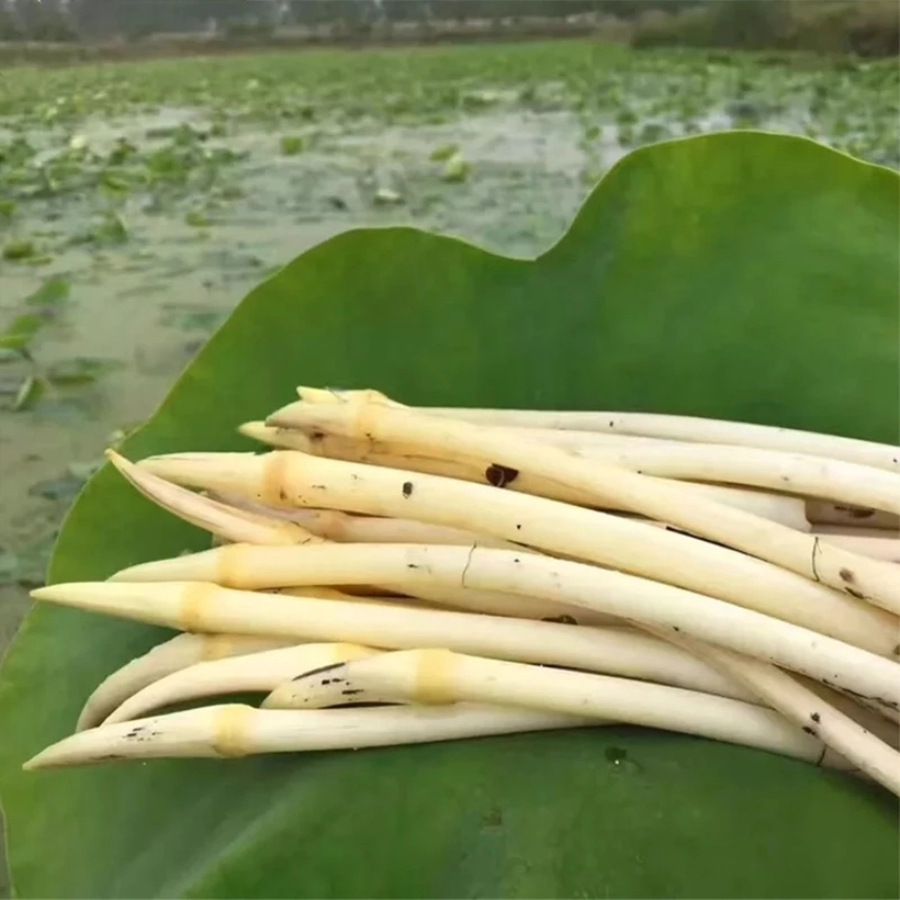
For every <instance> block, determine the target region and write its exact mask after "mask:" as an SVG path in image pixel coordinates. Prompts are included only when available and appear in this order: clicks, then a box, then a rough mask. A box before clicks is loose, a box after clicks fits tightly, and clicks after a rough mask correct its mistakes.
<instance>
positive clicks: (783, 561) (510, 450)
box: [270, 402, 900, 614]
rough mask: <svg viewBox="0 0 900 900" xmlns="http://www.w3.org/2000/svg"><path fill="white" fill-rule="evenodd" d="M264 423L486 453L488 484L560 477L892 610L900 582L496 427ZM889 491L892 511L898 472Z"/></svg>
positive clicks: (340, 414)
mask: <svg viewBox="0 0 900 900" xmlns="http://www.w3.org/2000/svg"><path fill="white" fill-rule="evenodd" d="M270 420H271V422H272V424H275V425H288V426H291V427H303V428H316V429H320V430H322V431H329V432H332V433H337V434H340V435H343V436H345V437H351V438H356V439H370V440H379V441H383V442H391V441H396V442H399V443H402V444H410V445H414V446H416V448H417V449H418V450H419V451H420V452H422V453H424V454H428V455H432V456H434V457H436V458H446V457H448V456H449V457H451V458H452V457H456V456H462V457H464V458H465V457H476V458H481V457H483V458H486V459H491V460H493V463H492V464H491V465H490V466H489V467H488V468H487V469H486V470H485V477H486V478H487V479H488V481H492V478H491V473H492V472H498V471H499V472H501V473H503V476H504V483H508V482H511V481H513V480H514V479H516V478H517V477H518V476H519V474H520V473H521V472H526V473H528V474H529V475H532V476H534V477H537V478H545V479H548V480H550V481H555V482H559V483H560V484H562V485H564V486H566V487H568V488H571V489H573V490H577V491H581V492H584V496H585V497H586V498H587V497H591V498H592V499H593V501H594V502H593V503H592V504H591V505H593V506H596V507H600V508H602V507H603V506H604V505H609V504H610V503H614V504H615V505H616V506H618V507H619V508H622V509H627V510H630V511H632V512H636V513H639V514H641V515H644V516H646V517H647V518H650V519H656V520H657V521H660V522H670V523H672V524H673V525H677V526H679V527H680V528H683V529H685V530H687V531H689V532H691V533H693V534H697V535H702V536H703V537H706V538H708V539H710V540H714V541H717V542H720V543H722V544H725V545H726V546H729V547H734V548H735V549H738V550H741V551H743V552H744V553H748V554H750V555H752V556H755V557H757V558H759V559H762V560H767V561H769V562H771V563H774V564H776V565H778V566H782V567H783V568H785V569H789V570H790V571H793V572H796V573H797V574H798V575H802V576H803V577H805V578H809V579H811V580H815V581H817V582H822V583H824V584H828V585H830V586H831V587H833V588H835V589H836V590H840V591H844V592H845V593H848V594H850V595H851V596H853V597H857V598H859V599H861V600H868V601H869V602H871V603H875V604H877V605H878V606H881V607H882V608H884V609H887V610H889V611H891V612H894V613H898V614H900V580H898V579H897V578H896V572H894V571H893V567H892V566H886V565H885V564H884V563H882V562H881V561H879V560H872V559H869V558H867V557H863V556H858V555H856V554H853V553H850V552H848V551H846V550H843V549H841V548H839V547H834V546H831V545H829V544H828V543H827V542H825V541H821V540H816V539H814V538H812V537H810V536H809V535H806V534H802V533H800V532H797V531H794V530H793V529H791V528H786V527H784V526H782V525H778V524H776V523H774V522H769V521H767V520H765V519H763V518H761V517H759V516H756V515H753V514H752V513H748V512H745V511H744V510H738V509H734V508H733V507H729V506H726V505H724V504H721V503H716V502H714V501H711V500H707V499H705V498H702V497H697V496H696V495H695V494H694V493H693V492H692V491H691V489H690V487H687V486H685V485H681V484H677V483H675V482H671V481H663V480H660V479H656V478H653V477H650V476H646V475H641V474H639V473H637V472H631V471H628V470H625V469H622V468H620V467H616V466H608V465H605V464H602V463H599V462H597V461H596V460H591V461H590V462H588V461H586V460H579V459H575V458H573V457H572V456H570V455H569V454H567V453H565V452H564V451H562V450H559V449H557V448H555V447H548V446H543V445H541V444H540V443H539V442H531V443H528V442H523V441H519V440H511V439H510V438H509V437H508V436H507V435H505V434H504V433H503V430H502V429H494V430H492V429H491V428H490V427H486V426H478V425H472V424H470V423H467V422H461V421H452V420H450V419H441V418H438V417H429V416H424V415H422V414H421V413H416V412H414V411H410V410H405V409H400V408H396V407H391V406H386V405H383V404H380V403H343V404H334V405H317V404H308V403H303V402H300V403H294V404H291V405H290V406H287V407H284V408H283V409H281V410H279V411H278V412H276V413H275V414H274V415H273V416H272V417H270ZM495 483H496V484H497V486H498V487H499V486H502V484H501V483H500V482H495ZM895 493H896V498H897V503H898V508H900V478H898V479H897V490H896V492H895Z"/></svg>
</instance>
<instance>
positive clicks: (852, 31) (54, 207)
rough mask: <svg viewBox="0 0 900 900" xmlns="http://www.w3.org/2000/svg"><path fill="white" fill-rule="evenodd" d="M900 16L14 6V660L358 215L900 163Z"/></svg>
mask: <svg viewBox="0 0 900 900" xmlns="http://www.w3.org/2000/svg"><path fill="white" fill-rule="evenodd" d="M898 19H900V4H898V3H896V2H894V0H850V2H847V0H720V2H704V0H430V2H426V0H293V2H291V0H0V653H2V652H3V650H4V649H5V647H6V645H7V643H8V641H9V640H10V639H11V637H12V635H13V634H14V632H15V630H16V628H17V627H18V625H19V623H20V621H21V618H22V616H23V614H24V612H25V610H26V609H27V602H28V601H27V591H28V589H29V588H31V587H33V586H35V585H38V584H40V583H41V581H42V579H43V577H44V571H45V567H46V564H47V560H48V558H49V553H50V550H51V548H52V544H53V540H54V538H55V535H56V532H57V530H58V527H59V524H60V521H61V518H62V516H63V514H64V512H65V509H66V508H67V507H68V505H69V504H70V503H71V501H72V499H73V498H74V496H75V495H76V493H77V492H78V490H79V489H80V487H81V485H82V484H83V483H84V481H85V479H87V478H88V477H89V476H90V474H91V473H92V472H93V471H94V470H95V469H96V467H97V466H98V464H99V460H100V458H101V455H102V451H103V449H104V447H106V446H108V445H109V444H110V443H111V442H113V441H116V440H117V439H118V438H120V437H121V436H122V435H123V434H124V433H126V432H127V431H128V430H130V429H132V428H134V427H136V426H137V425H139V424H140V422H141V421H142V420H144V419H145V418H146V417H147V416H148V415H150V414H151V413H152V411H153V409H154V407H155V405H156V404H157V403H158V402H159V401H160V400H161V399H162V397H163V396H164V394H165V392H166V390H167V389H168V387H169V385H170V384H171V383H172V381H173V379H174V378H175V377H176V376H177V374H178V373H179V371H181V369H182V368H183V367H184V365H185V364H186V363H187V362H188V361H189V360H190V358H191V357H192V355H193V354H194V353H196V351H197V349H198V348H199V347H200V346H201V345H202V343H203V342H204V341H205V339H206V338H207V337H208V336H209V334H210V333H211V332H212V331H213V330H214V329H215V328H216V326H217V325H218V324H219V323H220V322H221V321H222V320H223V319H224V318H225V317H226V316H227V315H228V314H229V312H230V311H231V310H232V309H233V308H234V306H235V304H236V303H237V302H239V300H240V299H241V298H242V297H243V296H244V295H245V294H246V293H247V292H248V290H249V289H250V288H252V287H253V286H254V285H255V284H257V283H258V282H259V281H260V280H262V279H264V278H265V277H267V275H269V274H271V273H272V272H274V271H275V270H277V269H278V268H279V267H280V266H281V265H283V264H284V263H286V262H288V261H289V260H290V259H292V258H293V257H295V256H296V255H298V254H299V253H301V252H302V251H304V250H305V249H307V248H309V247H310V246H312V245H313V244H316V243H318V242H320V241H322V240H325V239H327V238H328V237H330V236H332V235H334V234H336V233H338V232H341V231H344V230H346V229H348V228H352V227H356V226H360V225H375V226H384V225H395V224H411V225H415V226H417V227H420V228H427V229H431V230H436V231H440V232H443V233H446V234H451V235H457V236H461V237H464V238H465V239H467V240H470V241H474V242H476V243H478V244H480V245H483V246H485V247H487V248H489V249H492V250H494V251H497V252H501V253H505V254H509V255H513V256H534V255H537V254H539V253H541V252H542V251H543V250H545V249H546V248H547V247H548V246H550V245H551V244H552V243H553V242H555V241H556V240H557V239H558V238H559V237H560V235H561V234H562V232H563V231H564V229H565V228H566V226H567V223H568V222H569V221H570V220H571V218H572V216H573V215H574V213H575V212H576V210H577V209H578V207H579V205H580V204H581V203H582V202H583V201H584V199H585V197H586V196H587V194H588V193H589V191H590V190H591V188H592V187H593V185H595V184H596V182H597V180H598V179H599V178H601V177H602V175H603V174H604V173H605V172H606V171H607V170H608V169H609V168H610V166H612V165H614V164H615V163H616V161H617V160H618V159H620V158H621V157H622V156H623V155H625V154H626V153H628V152H630V151H631V150H632V149H634V148H635V147H638V146H641V145H644V144H648V143H652V142H655V141H660V140H667V139H672V138H679V137H683V136H687V135H693V134H699V133H704V132H711V131H719V130H723V129H730V128H760V129H765V130H769V131H778V132H785V133H790V134H796V135H802V136H805V137H808V138H811V139H813V140H816V141H820V142H822V143H825V144H827V145H829V146H832V147H834V148H836V149H838V150H840V151H842V152H845V153H849V154H851V155H853V156H856V157H858V158H860V159H864V160H867V161H869V162H872V163H876V164H879V165H886V166H891V167H894V168H896V167H897V166H898V165H900V146H898V124H900V123H898V116H900V110H898V99H900V70H898V65H897V54H898V40H900V21H898ZM298 366H299V363H298ZM298 381H302V372H301V370H300V368H298ZM0 862H2V861H0ZM5 890H6V885H5V880H4V876H3V874H2V865H0V896H2V895H3V893H4V891H5Z"/></svg>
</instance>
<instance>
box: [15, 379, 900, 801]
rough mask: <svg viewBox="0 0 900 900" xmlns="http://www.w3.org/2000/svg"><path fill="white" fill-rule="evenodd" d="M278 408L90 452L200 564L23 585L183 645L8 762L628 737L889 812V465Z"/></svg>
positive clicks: (820, 439) (650, 422) (893, 455)
mask: <svg viewBox="0 0 900 900" xmlns="http://www.w3.org/2000/svg"><path fill="white" fill-rule="evenodd" d="M298 392H299V395H300V400H299V401H298V402H296V403H292V404H290V405H288V406H286V407H283V408H282V409H279V410H277V411H276V412H274V413H273V414H272V415H270V416H269V418H268V419H267V420H266V421H260V422H249V423H245V424H243V425H241V426H240V430H241V432H242V433H243V434H245V435H246V436H248V437H251V438H253V439H255V440H257V441H260V442H262V443H263V444H265V445H267V446H268V447H269V448H272V449H270V450H269V452H265V453H263V454H256V453H250V452H248V453H214V452H191V453H173V454H167V455H163V456H154V457H149V458H147V459H144V460H141V461H139V462H137V463H132V462H129V461H128V460H126V459H125V458H123V457H122V456H120V455H118V454H117V453H114V452H112V451H110V452H109V454H108V456H109V459H110V462H111V463H112V465H114V466H115V467H116V468H117V469H118V471H119V472H121V474H122V475H123V476H124V478H125V479H126V480H127V481H128V482H130V483H131V484H132V485H133V486H134V488H135V489H136V490H138V491H139V492H140V493H142V494H143V495H144V496H145V497H146V498H147V499H148V500H150V501H151V502H153V503H155V504H157V505H159V506H161V507H163V508H164V509H166V510H168V511H169V512H171V513H172V514H173V515H176V516H178V517H180V518H182V519H184V520H186V521H188V522H190V523H191V524H193V525H195V526H197V527H198V528H202V529H204V530H206V531H208V532H209V533H210V534H211V535H212V536H213V538H214V546H213V548H212V549H210V550H207V551H203V552H200V553H193V554H187V555H181V556H177V557H173V558H171V559H163V560H154V561H150V562H137V561H136V564H135V565H133V566H129V567H128V568H126V569H123V570H121V571H120V572H117V573H116V574H115V575H113V576H112V577H111V578H110V579H108V580H107V581H98V582H79V583H69V584H54V585H49V586H47V587H44V588H40V589H38V590H36V591H34V592H33V596H34V597H35V599H37V600H40V601H49V602H54V603H58V604H63V605H67V606H72V607H76V608H79V609H84V610H88V611H91V612H95V613H105V614H109V615H115V616H120V617H125V618H130V619H134V620H138V621H141V622H147V623H153V624H156V625H164V626H168V627H170V628H173V629H176V630H177V631H179V632H180V634H178V636H176V637H175V638H173V639H171V640H169V641H167V642H165V643H163V644H161V645H159V646H157V647H155V648H154V649H152V650H151V651H150V652H149V653H147V654H145V655H144V656H142V657H139V658H138V659H135V660H133V661H131V662H130V663H128V664H127V665H125V666H124V667H122V668H121V669H119V670H118V671H117V672H114V673H112V674H111V675H110V676H109V677H108V678H107V679H106V680H105V681H104V682H103V683H102V684H101V685H99V686H98V687H97V689H96V690H95V691H94V693H93V694H92V695H91V696H90V697H89V698H88V699H87V702H86V703H85V705H84V708H83V709H82V711H81V714H80V715H79V717H78V719H77V722H76V723H75V733H74V734H71V735H70V736H68V737H64V738H63V739H62V740H60V741H59V742H58V743H56V744H53V745H52V746H50V747H48V748H47V749H45V750H43V751H42V752H41V753H39V754H38V755H37V756H35V757H34V758H33V759H31V760H29V761H28V762H27V763H26V767H27V768H43V767H51V766H66V765H83V764H88V763H97V762H100V761H105V760H110V759H117V758H123V759H134V758H148V757H168V756H212V757H233V756H241V755H247V754H256V753H269V752H291V751H303V750H322V749H341V748H344V747H354V748H360V747H367V746H382V745H388V744H401V743H427V742H431V741H442V740H458V739H464V738H471V737H477V736H480V735H488V734H512V733H518V732H524V731H535V730H547V729H564V728H572V727H587V726H601V725H608V724H620V723H627V724H633V725H643V726H647V727H653V728H660V729H668V730H672V731H677V732H681V733H685V734H691V735H696V736H699V737H703V738H707V739H712V740H718V741H726V742H730V743H736V744H742V745H745V746H750V747H755V748H759V749H761V750H766V751H769V752H774V753H780V754H783V755H787V756H791V757H795V758H797V759H803V760H807V761H809V762H812V763H813V764H816V765H826V766H831V767H837V768H841V769H845V770H847V771H848V772H852V773H854V774H856V775H858V776H861V777H864V778H869V779H872V780H874V781H876V782H877V783H879V784H881V785H883V786H884V787H885V788H887V789H888V790H890V791H892V792H893V793H894V794H896V795H898V796H900V752H898V747H900V739H898V737H900V736H898V722H900V566H898V562H900V533H898V514H900V464H898V454H900V450H898V448H897V447H891V446H888V445H881V444H875V443H871V442H867V441H859V440H854V439H850V438H844V437H836V436H831V435H824V434H815V433H809V432H801V431H791V430H787V429H778V428H769V427H764V426H758V425H750V424H746V423H736V422H723V421H717V420H704V419H690V418H686V417H678V416H659V415H648V414H637V413H618V412H615V413H606V412H602V413H586V412H585V413H577V412H546V413H545V412H537V411H514V410H470V409H467V410H452V409H415V408H411V407H406V406H403V405H401V404H400V403H397V402H395V401H393V400H391V399H389V398H387V397H385V396H384V395H383V394H380V393H378V392H376V391H331V390H321V389H313V388H299V389H298ZM236 692H249V693H256V694H259V695H260V699H261V703H260V705H259V706H258V707H255V706H250V705H242V704H233V703H230V704H223V705H201V706H199V707H197V708H195V709H187V710H183V711H180V712H167V711H166V709H167V707H171V706H172V705H174V704H181V703H184V702H185V701H192V700H199V699H204V700H207V699H208V698H215V697H222V696H226V695H229V694H234V693H236ZM361 703H362V704H365V706H364V707H360V705H359V704H361Z"/></svg>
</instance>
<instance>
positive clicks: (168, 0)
mask: <svg viewBox="0 0 900 900" xmlns="http://www.w3.org/2000/svg"><path fill="white" fill-rule="evenodd" d="M538 20H541V21H545V22H548V23H553V22H558V23H562V22H563V20H566V22H565V24H566V26H567V27H568V25H570V24H575V25H577V26H579V27H581V29H582V33H583V32H585V31H587V32H591V31H593V32H595V33H596V34H597V35H598V36H599V37H601V38H603V37H607V38H610V39H616V40H620V41H622V40H625V41H628V42H629V43H630V44H631V45H632V46H634V47H657V46H695V47H722V48H743V49H776V50H810V51H814V52H820V53H848V52H849V53H857V54H862V55H870V56H883V55H896V54H897V53H898V52H900V2H898V0H0V41H6V42H8V41H38V42H42V41H43V42H66V41H68V42H75V41H81V42H84V43H85V44H91V43H98V42H103V41H110V40H116V39H125V40H130V41H140V40H142V39H145V38H149V37H152V36H154V35H184V36H187V37H188V38H190V36H191V35H203V36H204V39H207V38H211V37H212V38H214V39H215V40H218V41H224V42H226V45H227V42H228V41H230V40H233V39H240V40H243V41H247V40H249V41H251V42H265V41H266V40H267V39H272V38H275V37H281V38H283V37H284V35H285V34H292V33H296V32H298V31H299V32H303V31H304V30H305V32H311V33H314V34H315V37H316V38H317V39H324V40H331V39H333V40H346V39H348V38H349V39H351V40H353V41H357V42H365V41H366V40H367V39H373V40H378V39H390V38H392V37H396V35H397V34H399V33H401V32H402V33H403V34H407V35H409V34H410V33H411V34H412V37H413V39H416V38H421V39H427V38H429V37H430V36H431V37H433V36H434V35H436V34H438V33H440V34H443V35H449V36H450V37H455V36H459V37H461V36H464V35H465V34H466V33H467V32H466V31H465V27H466V25H467V24H469V23H484V22H488V23H490V29H489V32H488V33H489V35H502V34H504V33H520V34H529V33H547V34H560V33H564V32H563V31H561V30H560V29H559V28H556V27H554V28H550V27H548V28H547V29H546V30H545V31H541V29H540V28H538V29H536V30H535V29H532V30H531V31H529V30H528V29H527V28H526V29H523V28H521V27H520V26H521V25H522V23H529V22H532V21H538ZM611 23H613V24H611ZM454 25H456V26H458V29H457V30H456V31H454V30H453V27H452V26H454ZM448 26H451V27H449V28H448ZM516 28H518V29H519V30H518V32H516ZM410 29H412V32H410ZM565 33H572V30H571V29H569V31H567V32H565Z"/></svg>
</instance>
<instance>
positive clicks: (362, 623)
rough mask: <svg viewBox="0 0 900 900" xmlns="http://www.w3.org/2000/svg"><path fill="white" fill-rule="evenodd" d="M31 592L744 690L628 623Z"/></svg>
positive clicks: (137, 591) (180, 589) (233, 626)
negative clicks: (576, 622)
mask: <svg viewBox="0 0 900 900" xmlns="http://www.w3.org/2000/svg"><path fill="white" fill-rule="evenodd" d="M33 596H35V597H36V599H39V600H50V601H53V602H56V603H62V604H65V605H70V606H75V607H78V608H81V609H89V610H94V611H97V612H105V613H109V614H112V615H119V616H124V617H126V618H134V619H138V620H139V621H144V622H155V623H157V624H167V625H169V626H170V627H175V628H182V629H187V628H188V627H191V628H204V629H205V630H211V629H212V628H213V627H215V628H216V630H218V631H228V630H240V631H242V632H248V633H258V634H263V635H276V636H278V637H280V638H285V639H295V642H296V641H299V640H306V641H328V642H333V641H340V642H347V643H352V644H358V645H362V646H367V647H381V648H390V649H400V648H414V647H421V646H446V647H450V648H451V649H455V650H460V651H464V652H469V653H478V654H483V655H486V656H495V657H498V658H501V659H513V660H523V661H526V662H537V663H543V664H546V665H553V666H565V667H567V668H573V669H585V670H587V671H603V672H607V671H612V672H618V673H620V674H623V675H628V676H630V677H634V678H644V679H649V680H652V681H660V682H664V683H667V684H676V685H684V686H688V687H692V688H697V689H698V690H702V691H704V692H709V693H715V694H722V695H725V696H740V697H746V696H747V694H746V692H745V691H744V690H743V689H740V688H735V687H734V685H733V683H731V682H729V681H728V680H727V679H723V678H722V677H721V676H719V675H718V674H717V673H715V672H714V671H712V670H711V669H710V668H709V666H707V665H706V664H704V663H700V662H697V661H696V660H695V659H694V658H693V657H692V656H691V654H689V653H685V652H684V651H683V650H681V649H679V648H677V647H672V646H671V645H669V644H667V643H666V642H664V641H660V640H657V639H656V638H653V637H650V636H647V635H644V634H641V633H639V632H636V631H635V630H633V629H630V628H591V627H587V626H578V627H573V626H571V625H562V624H558V623H554V622H530V621H525V620H519V619H505V618H500V617H495V616H487V615H473V614H471V613H459V612H450V611H444V610H431V609H411V608H408V607H402V606H394V605H392V604H388V603H385V604H375V603H372V604H369V603H366V604H361V603H357V602H355V601H342V600H319V599H316V598H313V597H303V598H300V597H282V596H278V595H274V594H262V593H252V592H249V591H234V590H229V589H227V588H222V587H218V586H217V585H214V584H206V583H198V582H191V583H184V582H176V583H168V582H167V583H160V584H150V583H143V584H139V583H126V582H97V583H90V582H87V583H84V584H70V585H51V586H49V587H45V588H40V589H38V590H37V591H35V592H34V595H33ZM279 658H280V657H276V659H279ZM876 658H877V657H876Z"/></svg>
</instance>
